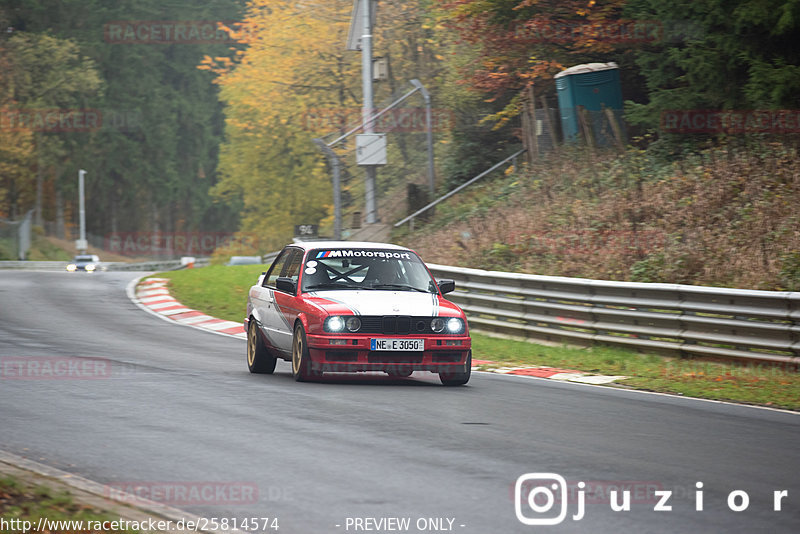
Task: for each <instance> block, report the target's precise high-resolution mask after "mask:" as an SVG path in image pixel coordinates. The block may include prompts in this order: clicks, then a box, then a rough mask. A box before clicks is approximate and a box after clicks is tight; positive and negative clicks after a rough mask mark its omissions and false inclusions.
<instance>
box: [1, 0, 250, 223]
mask: <svg viewBox="0 0 800 534" xmlns="http://www.w3.org/2000/svg"><path fill="white" fill-rule="evenodd" d="M244 3H245V1H244V0H219V1H215V2H213V3H210V4H209V3H207V4H204V5H202V6H199V5H197V4H196V3H194V2H189V1H187V0H180V1H179V2H173V3H170V4H164V3H163V2H157V1H156V0H141V1H137V2H117V3H108V2H102V1H100V0H86V1H84V0H80V1H79V0H64V1H63V2H58V3H55V4H53V3H42V2H35V1H32V0H11V1H10V2H6V5H7V15H8V19H9V20H8V22H9V25H10V26H11V27H13V28H15V30H16V31H15V32H14V34H13V35H12V37H11V38H10V39H9V42H10V41H11V40H14V39H21V38H23V37H25V39H26V42H29V43H30V44H31V46H30V47H29V48H30V50H27V51H25V54H22V53H21V52H19V53H18V52H15V55H14V57H16V58H17V60H16V61H15V64H16V65H18V66H19V67H20V68H21V70H22V73H21V74H20V75H19V78H20V79H21V80H23V81H24V80H29V81H30V82H31V84H30V85H31V87H32V89H31V91H26V92H25V94H29V93H30V94H35V93H34V92H32V91H35V90H39V91H42V95H43V96H42V99H44V98H45V97H47V98H49V99H50V100H49V101H48V103H47V104H46V105H48V106H50V107H60V108H80V109H85V108H88V109H93V110H97V111H98V112H99V113H101V116H102V118H103V125H102V127H101V128H100V129H99V130H96V131H92V132H78V133H47V134H43V135H41V136H40V137H45V138H48V139H49V138H53V142H54V143H58V145H57V147H58V148H59V150H57V151H55V150H54V151H51V153H52V156H48V159H47V160H46V163H48V168H47V169H46V172H45V181H46V182H47V183H49V184H53V185H54V186H55V187H54V188H51V187H50V186H49V185H48V186H47V187H45V194H47V195H52V193H47V192H48V191H53V190H54V189H55V190H57V191H60V192H61V193H62V194H63V198H64V199H65V203H66V212H67V214H68V216H69V215H70V214H74V213H76V211H77V209H76V208H77V206H75V199H76V196H77V195H76V193H77V191H76V189H77V187H76V182H77V180H76V179H75V176H76V175H77V170H78V169H79V168H82V169H85V170H86V171H88V174H87V183H86V196H87V203H88V206H90V207H91V217H89V219H88V220H87V224H88V231H89V232H90V233H94V234H98V235H104V234H106V233H108V232H109V231H111V230H116V231H146V230H161V231H187V230H214V231H225V230H230V229H233V228H235V226H236V223H237V216H236V213H235V212H232V211H231V210H230V209H229V208H228V207H226V206H223V205H219V206H214V205H213V204H212V202H211V199H210V197H209V196H208V190H209V189H210V188H211V187H212V186H213V185H214V184H215V183H216V181H217V176H216V166H217V157H218V145H219V142H220V139H221V136H222V105H221V103H220V102H219V101H218V99H217V89H216V88H215V87H214V86H213V84H212V76H211V75H210V74H209V73H207V72H203V71H200V70H198V69H197V66H198V64H199V63H200V61H201V59H202V58H203V56H204V55H205V54H213V55H215V56H226V55H230V54H232V53H233V51H232V50H231V47H230V45H229V44H227V43H219V44H217V43H206V44H188V43H177V42H176V43H172V44H142V43H118V42H113V41H110V40H108V39H107V35H106V34H105V33H104V30H105V29H106V25H107V24H109V23H111V22H115V21H116V22H120V21H121V22H123V23H135V22H136V21H154V22H157V21H230V20H236V19H237V18H238V17H239V16H240V14H241V12H242V10H243V6H244ZM54 42H57V43H68V44H69V45H70V46H71V48H70V49H69V50H70V51H72V52H74V55H75V57H80V58H81V59H80V61H78V60H77V59H73V60H68V59H67V57H66V56H65V55H64V54H63V53H62V54H59V53H57V49H55V48H54V46H55V45H53V44H52V43H54ZM12 59H13V58H12ZM47 61H50V62H52V63H53V66H54V67H53V68H45V67H46V65H47V63H46V62H47ZM81 62H82V63H81ZM38 65H41V67H40V66H38ZM55 67H57V68H55ZM79 67H80V68H81V69H83V70H82V71H78V68H79ZM89 67H91V69H90V68H89ZM67 68H71V69H73V71H75V73H76V74H75V76H72V77H71V78H69V80H70V83H71V85H67V86H65V85H64V84H63V83H62V81H63V72H64V71H65V69H67ZM72 80H74V82H73V81H72ZM59 84H60V85H59ZM98 84H99V85H101V86H102V87H103V88H104V90H103V91H102V92H100V91H98V90H94V89H95V88H96V86H97V85H98ZM73 85H74V86H75V87H76V88H80V89H81V90H82V92H81V93H80V98H77V97H71V98H72V100H65V98H66V97H69V96H70V95H71V92H70V91H71V88H72V87H73ZM72 93H74V91H72ZM18 105H23V104H22V103H20V104H18ZM0 156H2V153H0ZM26 179H27V180H29V181H30V180H32V179H33V178H32V174H30V173H29V174H28V176H27V177H26ZM20 202H25V204H24V205H22V206H21V207H20V211H24V210H27V209H28V208H29V207H31V205H32V198H31V197H30V196H28V197H26V198H22V199H20ZM43 204H44V210H45V216H46V218H48V219H51V220H52V219H54V218H55V216H56V213H55V211H56V206H55V199H54V197H52V196H48V197H46V198H44V199H43ZM67 222H73V221H67Z"/></svg>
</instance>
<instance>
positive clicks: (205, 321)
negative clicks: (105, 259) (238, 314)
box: [128, 278, 247, 339]
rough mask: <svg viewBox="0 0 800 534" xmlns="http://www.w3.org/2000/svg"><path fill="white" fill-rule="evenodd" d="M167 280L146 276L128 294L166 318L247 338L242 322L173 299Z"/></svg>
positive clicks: (140, 304) (144, 307)
mask: <svg viewBox="0 0 800 534" xmlns="http://www.w3.org/2000/svg"><path fill="white" fill-rule="evenodd" d="M168 282H169V279H167V278H146V279H145V280H142V281H141V282H139V283H138V285H136V289H135V293H133V291H131V290H130V289H131V288H129V291H128V296H130V297H131V300H133V301H134V302H135V303H136V304H138V305H139V306H140V307H142V308H143V309H145V310H147V311H149V312H151V313H154V314H156V315H159V316H161V317H162V318H165V319H167V320H170V321H175V322H176V323H179V324H184V325H187V326H192V327H194V328H199V329H202V330H208V331H210V332H215V333H217V334H225V335H228V336H233V337H238V338H240V339H247V334H245V332H244V326H243V325H242V323H237V322H234V321H225V320H223V319H217V318H216V317H211V316H210V315H206V314H205V313H203V312H200V311H197V310H193V309H191V308H187V307H186V306H184V305H183V304H181V303H180V302H178V301H177V300H175V298H174V297H172V296H171V295H170V294H169V289H167V283H168ZM132 293H133V294H132Z"/></svg>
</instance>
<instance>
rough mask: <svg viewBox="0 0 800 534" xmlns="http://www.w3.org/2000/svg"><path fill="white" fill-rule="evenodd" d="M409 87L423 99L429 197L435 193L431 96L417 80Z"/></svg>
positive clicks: (412, 81)
mask: <svg viewBox="0 0 800 534" xmlns="http://www.w3.org/2000/svg"><path fill="white" fill-rule="evenodd" d="M411 85H413V86H414V87H416V88H417V89H419V91H420V93H422V98H424V99H425V128H426V130H427V134H428V189H430V192H431V196H432V195H433V194H434V193H435V192H436V175H435V174H434V173H435V171H434V169H433V124H432V123H433V120H432V118H431V95H430V93H428V90H427V89H425V86H423V85H422V83H421V82H420V81H419V80H417V79H414V80H411Z"/></svg>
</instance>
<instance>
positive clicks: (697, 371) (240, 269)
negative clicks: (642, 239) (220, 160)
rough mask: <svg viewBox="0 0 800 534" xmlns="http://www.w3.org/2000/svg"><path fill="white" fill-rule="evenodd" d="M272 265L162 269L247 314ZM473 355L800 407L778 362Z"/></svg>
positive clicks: (178, 294)
mask: <svg viewBox="0 0 800 534" xmlns="http://www.w3.org/2000/svg"><path fill="white" fill-rule="evenodd" d="M264 270H266V266H260V265H241V266H231V267H226V266H222V265H220V266H212V267H204V268H202V269H187V270H183V271H172V272H168V273H161V274H159V275H158V276H159V277H163V278H169V280H170V283H169V288H170V292H171V293H172V295H173V296H174V297H175V298H177V299H178V300H179V301H180V302H182V303H183V304H185V305H186V306H189V307H190V308H194V309H196V310H200V311H202V312H204V313H208V314H209V315H213V316H215V317H219V318H220V319H228V320H231V321H237V322H239V321H242V319H244V313H245V302H246V299H247V291H248V289H249V288H250V286H251V285H253V284H254V283H255V282H256V280H257V279H258V275H259V274H261V272H262V271H264ZM472 340H473V356H474V357H475V358H476V359H480V360H491V361H492V362H495V363H494V364H493V366H495V365H496V366H501V365H502V366H536V365H541V366H551V367H559V368H562V369H575V370H578V371H584V372H587V373H594V374H602V375H624V376H628V377H630V378H628V379H625V380H620V381H618V382H617V383H616V384H614V386H616V387H629V388H634V389H643V390H649V391H659V392H664V393H674V394H677V395H686V396H691V397H699V398H705V399H714V400H726V401H734V402H742V403H749V404H760V405H765V406H772V407H780V408H788V409H791V410H800V373H798V372H796V371H794V370H789V369H782V368H779V367H775V366H767V365H755V364H740V363H736V362H712V361H706V360H699V359H681V358H669V357H664V356H658V355H652V354H640V353H637V352H634V351H630V350H626V349H621V348H615V347H592V348H585V349H584V348H572V347H552V346H545V345H539V344H536V343H530V342H527V341H519V340H514V339H504V338H497V337H494V336H488V335H483V334H479V333H476V332H473V333H472Z"/></svg>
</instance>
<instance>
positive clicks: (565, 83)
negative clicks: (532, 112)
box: [555, 63, 624, 146]
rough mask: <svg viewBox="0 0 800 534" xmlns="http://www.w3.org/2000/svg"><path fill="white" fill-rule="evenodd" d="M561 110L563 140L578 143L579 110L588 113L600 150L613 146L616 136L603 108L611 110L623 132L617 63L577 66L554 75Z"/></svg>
mask: <svg viewBox="0 0 800 534" xmlns="http://www.w3.org/2000/svg"><path fill="white" fill-rule="evenodd" d="M555 80H556V91H557V92H558V109H559V114H560V115H561V128H562V130H563V132H564V140H565V141H567V142H569V141H575V139H577V137H578V132H579V131H580V129H581V125H580V121H579V117H578V106H583V107H584V108H586V110H587V111H588V112H589V113H588V114H589V117H590V120H591V124H592V133H593V135H594V139H595V141H596V143H597V145H598V146H606V145H611V144H613V142H614V137H613V135H614V133H613V131H612V130H611V127H610V124H609V122H608V118H607V117H606V115H605V113H604V111H603V108H604V107H606V108H611V109H612V110H614V115H615V116H616V118H617V124H619V125H620V129H622V128H624V127H623V124H622V85H621V84H620V81H619V67H618V66H617V64H616V63H587V64H585V65H575V66H574V67H570V68H568V69H566V70H563V71H561V72H559V73H558V74H556V75H555Z"/></svg>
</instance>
